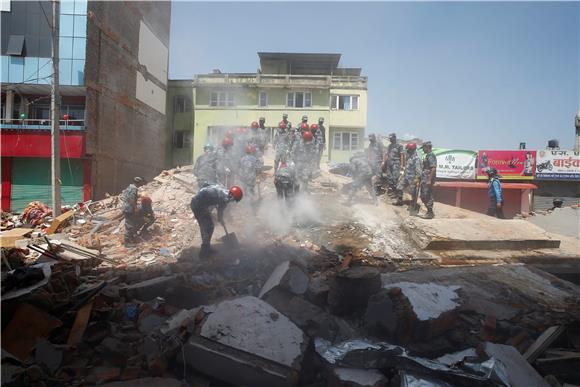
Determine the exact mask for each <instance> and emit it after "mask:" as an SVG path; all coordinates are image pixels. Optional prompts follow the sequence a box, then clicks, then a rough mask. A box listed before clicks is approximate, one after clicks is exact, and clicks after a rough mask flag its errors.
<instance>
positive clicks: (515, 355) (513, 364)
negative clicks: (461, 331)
mask: <svg viewBox="0 0 580 387" xmlns="http://www.w3.org/2000/svg"><path fill="white" fill-rule="evenodd" d="M484 351H485V353H486V354H487V355H488V356H490V357H493V358H496V359H498V360H499V361H501V362H502V363H503V364H504V366H505V368H506V370H507V371H508V372H507V379H508V381H509V385H511V386H538V387H547V386H548V384H547V383H546V382H545V381H544V379H543V378H542V377H541V376H540V375H539V374H538V373H537V372H536V370H534V368H533V367H532V366H531V365H530V364H529V363H528V362H527V361H526V360H525V359H524V358H523V357H522V355H520V353H519V352H518V351H517V349H515V348H514V347H510V346H508V345H502V344H495V343H485V347H484Z"/></svg>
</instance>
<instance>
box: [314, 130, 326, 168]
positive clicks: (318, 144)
mask: <svg viewBox="0 0 580 387" xmlns="http://www.w3.org/2000/svg"><path fill="white" fill-rule="evenodd" d="M312 134H313V135H314V148H315V151H314V153H315V154H314V160H313V163H314V166H315V167H316V168H317V169H318V168H320V158H321V157H322V152H323V151H324V135H323V134H322V131H321V130H320V127H319V128H318V130H316V131H315V132H312Z"/></svg>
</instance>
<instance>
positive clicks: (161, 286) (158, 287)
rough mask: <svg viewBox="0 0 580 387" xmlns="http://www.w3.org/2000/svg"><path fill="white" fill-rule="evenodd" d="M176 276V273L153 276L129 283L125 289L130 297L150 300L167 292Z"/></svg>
mask: <svg viewBox="0 0 580 387" xmlns="http://www.w3.org/2000/svg"><path fill="white" fill-rule="evenodd" d="M176 278H177V276H176V275H170V276H162V277H156V278H151V279H149V280H146V281H142V282H138V283H136V284H132V285H129V286H127V287H126V288H124V289H123V290H124V292H125V294H126V296H127V297H128V298H130V299H134V298H136V299H138V300H140V301H149V300H152V299H154V298H155V297H158V296H160V295H162V294H164V293H165V292H167V291H168V288H169V287H171V286H172V285H173V283H174V281H175V279H176Z"/></svg>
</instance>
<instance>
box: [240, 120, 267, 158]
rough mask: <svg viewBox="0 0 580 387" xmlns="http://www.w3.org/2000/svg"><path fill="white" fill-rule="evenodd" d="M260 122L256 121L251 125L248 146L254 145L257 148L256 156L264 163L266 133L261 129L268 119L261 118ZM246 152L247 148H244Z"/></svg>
mask: <svg viewBox="0 0 580 387" xmlns="http://www.w3.org/2000/svg"><path fill="white" fill-rule="evenodd" d="M262 120H263V121H262ZM258 121H260V122H256V121H254V122H252V124H251V125H250V133H249V138H248V144H253V145H254V146H255V147H256V153H255V155H256V157H257V158H258V159H259V160H260V161H262V162H263V155H264V149H265V147H266V145H265V141H264V131H263V130H262V129H261V128H262V125H264V123H265V122H266V119H265V118H264V117H260V119H259V120H258ZM264 129H265V127H264ZM244 150H245V147H244ZM242 157H243V156H242Z"/></svg>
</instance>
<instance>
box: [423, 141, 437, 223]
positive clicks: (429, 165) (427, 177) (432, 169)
mask: <svg viewBox="0 0 580 387" xmlns="http://www.w3.org/2000/svg"><path fill="white" fill-rule="evenodd" d="M421 148H422V149H423V152H424V153H425V156H424V157H423V172H422V173H421V201H422V202H423V204H425V207H427V214H425V216H424V218H425V219H433V218H434V217H435V214H434V213H433V185H434V184H435V177H436V175H437V157H435V155H434V154H433V145H431V141H427V142H425V143H423V146H422V147H421Z"/></svg>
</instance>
